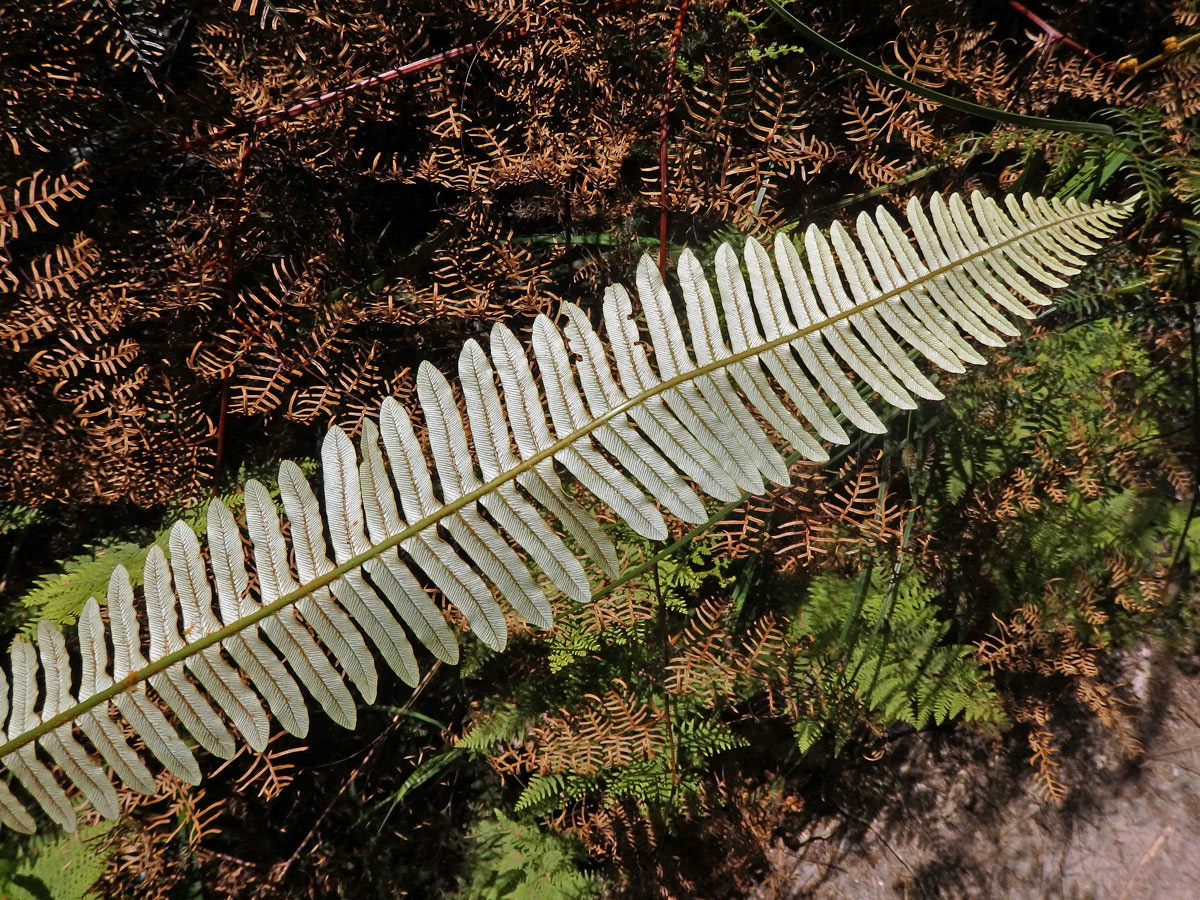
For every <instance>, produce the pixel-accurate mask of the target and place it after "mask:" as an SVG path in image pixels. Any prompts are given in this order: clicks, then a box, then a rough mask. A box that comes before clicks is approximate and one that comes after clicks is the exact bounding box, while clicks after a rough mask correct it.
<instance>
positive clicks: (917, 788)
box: [754, 645, 1200, 900]
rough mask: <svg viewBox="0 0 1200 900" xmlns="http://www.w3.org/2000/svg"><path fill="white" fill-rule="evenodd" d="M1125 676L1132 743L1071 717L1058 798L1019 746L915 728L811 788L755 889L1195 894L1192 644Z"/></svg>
mask: <svg viewBox="0 0 1200 900" xmlns="http://www.w3.org/2000/svg"><path fill="white" fill-rule="evenodd" d="M1123 675H1124V679H1125V682H1126V684H1127V685H1128V686H1129V689H1130V691H1131V692H1132V693H1133V694H1134V695H1135V696H1136V697H1137V700H1138V702H1139V704H1140V706H1139V709H1138V712H1137V715H1136V718H1135V720H1134V721H1135V730H1136V733H1137V737H1138V739H1139V740H1140V741H1141V742H1142V745H1143V747H1144V754H1143V755H1142V756H1141V757H1139V758H1137V759H1135V760H1130V759H1128V758H1126V756H1125V755H1124V754H1123V753H1122V749H1121V743H1120V741H1119V740H1118V739H1117V738H1116V736H1114V735H1113V734H1112V733H1106V732H1104V731H1102V730H1100V729H1098V728H1096V727H1094V726H1093V727H1087V726H1085V725H1083V724H1081V725H1080V727H1079V728H1078V729H1077V733H1076V734H1074V735H1073V736H1070V737H1068V738H1066V739H1065V740H1064V741H1063V742H1062V743H1063V747H1062V751H1063V752H1062V753H1061V760H1060V761H1061V770H1060V774H1061V777H1062V780H1063V781H1064V782H1065V783H1066V785H1067V786H1068V787H1069V788H1070V794H1069V796H1068V798H1067V800H1066V802H1065V803H1064V804H1063V805H1062V806H1053V805H1049V804H1047V803H1046V802H1045V801H1044V800H1042V799H1041V797H1040V795H1039V794H1038V791H1037V788H1036V785H1035V784H1034V779H1033V778H1032V777H1031V770H1030V768H1029V765H1028V762H1027V751H1026V752H1025V753H1022V752H1020V748H1018V747H1015V746H1014V747H1013V748H1012V751H1011V753H1009V754H1007V756H1006V755H1005V754H1004V753H1001V754H997V753H996V745H995V744H987V743H986V742H974V743H964V742H963V741H962V739H960V738H956V737H955V736H954V735H953V734H952V733H950V734H947V735H944V736H938V735H911V736H909V737H907V738H905V739H903V740H900V741H897V742H896V745H895V746H894V747H893V749H892V750H891V751H890V752H889V754H888V755H887V756H885V757H884V759H883V760H881V761H879V762H877V763H866V762H864V763H863V764H862V765H861V766H853V767H851V771H849V772H847V773H846V775H845V777H844V778H843V777H839V779H838V783H837V784H828V785H825V786H824V789H819V790H818V791H817V792H816V793H817V794H818V795H823V796H820V798H819V800H818V804H817V805H818V806H820V807H821V808H820V809H816V808H814V807H813V806H812V805H810V807H809V809H810V810H811V812H810V813H809V814H808V817H807V818H806V819H805V820H804V821H803V822H802V823H801V827H800V828H799V829H798V830H796V831H794V832H790V833H788V834H787V835H785V837H784V839H783V840H781V841H779V842H778V843H777V844H776V845H775V846H774V847H773V849H772V851H771V854H770V856H771V858H770V866H771V871H770V873H769V876H768V878H767V879H766V881H765V882H764V883H763V885H762V887H761V888H760V890H759V891H757V892H756V893H755V895H754V900H785V898H786V900H841V898H845V900H868V898H870V900H892V898H897V900H899V898H902V900H934V898H938V900H951V898H953V900H976V898H978V900H984V898H986V900H1141V898H1153V900H1197V898H1200V656H1197V655H1195V654H1192V655H1190V656H1186V657H1172V656H1171V655H1169V654H1166V653H1163V652H1161V651H1156V650H1153V649H1152V648H1151V647H1150V646H1148V645H1147V646H1143V647H1142V648H1140V649H1139V650H1137V651H1136V652H1134V653H1131V654H1129V655H1128V656H1127V657H1126V662H1125V671H1124V673H1123ZM1014 743H1017V742H1014ZM809 793H810V794H811V793H812V792H811V791H810V792H809Z"/></svg>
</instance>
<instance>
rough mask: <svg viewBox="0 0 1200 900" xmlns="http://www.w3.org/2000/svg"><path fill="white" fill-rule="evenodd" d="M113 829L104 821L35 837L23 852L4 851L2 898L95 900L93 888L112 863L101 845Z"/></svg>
mask: <svg viewBox="0 0 1200 900" xmlns="http://www.w3.org/2000/svg"><path fill="white" fill-rule="evenodd" d="M111 828H112V823H111V822H102V823H100V824H97V825H90V826H87V827H85V828H81V829H79V831H78V832H77V833H76V834H49V835H43V836H40V837H36V838H33V839H32V840H30V841H29V842H28V845H26V846H21V847H20V848H19V852H17V847H16V846H14V844H13V843H12V842H9V846H8V848H6V849H5V850H4V851H0V897H4V898H5V900H95V898H96V897H97V896H98V894H96V893H95V892H94V890H93V888H94V887H95V885H96V882H97V881H99V880H100V876H101V875H103V874H104V869H105V867H106V866H107V865H108V854H107V853H106V852H103V850H102V848H100V847H99V846H98V845H99V844H100V843H101V841H103V839H104V836H105V835H106V834H107V833H108V832H109V830H110V829H111ZM9 851H11V852H9Z"/></svg>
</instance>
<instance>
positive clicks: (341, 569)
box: [0, 208, 1109, 759]
mask: <svg viewBox="0 0 1200 900" xmlns="http://www.w3.org/2000/svg"><path fill="white" fill-rule="evenodd" d="M1108 211H1109V210H1108V209H1107V208H1105V209H1099V210H1096V209H1083V210H1080V211H1079V212H1076V213H1073V214H1071V215H1069V216H1064V217H1062V218H1058V219H1053V220H1050V221H1047V222H1045V223H1043V224H1040V225H1034V226H1032V227H1030V228H1027V229H1025V230H1023V231H1020V230H1018V231H1015V232H1014V233H1013V235H1012V236H1011V237H1009V238H1006V239H1005V240H1002V241H997V242H995V243H992V244H990V245H987V246H983V247H981V248H980V249H979V250H976V251H973V252H971V253H968V254H965V255H963V256H960V257H958V258H957V259H954V260H951V261H950V262H949V263H948V264H946V265H944V266H939V267H938V268H936V269H931V270H930V271H928V272H927V273H926V274H925V275H921V276H919V277H917V278H914V279H912V280H911V281H909V282H907V283H906V284H904V285H901V286H900V287H898V288H895V289H893V290H890V291H887V292H884V293H881V294H880V295H879V296H877V297H875V298H874V299H872V300H869V301H867V302H865V303H860V304H858V305H856V306H851V307H849V308H848V309H845V310H843V311H841V312H839V313H837V314H835V315H832V316H828V317H827V318H824V319H822V320H821V321H819V322H814V323H812V324H810V325H807V326H805V327H803V328H798V329H796V330H794V331H790V332H787V333H784V334H781V335H779V336H778V337H776V338H773V339H771V340H767V341H764V342H763V343H761V344H758V345H755V346H752V347H747V348H746V349H745V350H740V351H737V352H735V353H730V354H729V355H728V356H725V357H724V358H720V359H714V360H712V361H711V362H708V363H705V364H703V365H699V366H696V367H695V368H692V369H688V370H686V371H682V372H679V373H678V374H677V375H675V376H673V377H671V378H668V379H666V380H664V381H660V382H659V383H657V384H655V385H653V386H651V387H649V388H647V389H646V390H644V391H642V392H641V393H639V394H635V395H634V396H632V397H630V398H628V399H627V400H625V402H623V403H619V404H616V405H614V406H611V407H609V408H608V409H607V410H606V411H605V412H603V413H600V414H599V415H596V416H594V417H593V418H592V419H591V420H590V421H588V422H587V423H586V424H584V425H582V426H580V427H579V428H577V429H575V430H574V431H572V432H570V433H569V434H567V435H566V436H565V437H562V438H559V439H558V440H557V441H555V442H554V443H552V444H550V445H549V446H547V447H546V448H545V449H542V450H539V451H537V452H536V453H533V454H531V455H530V456H529V457H527V458H526V459H524V460H523V461H522V462H520V463H519V464H518V465H516V466H514V467H512V468H511V469H508V470H507V471H505V472H501V473H500V474H499V475H497V476H496V477H495V478H493V479H491V480H490V481H488V482H486V483H485V484H482V485H480V486H479V487H477V488H476V489H474V490H472V491H468V492H466V493H464V494H462V495H460V496H459V497H458V498H456V499H454V500H451V501H449V502H447V503H444V504H443V505H442V506H440V507H439V508H438V509H437V510H436V511H434V512H432V513H430V514H429V515H427V516H425V517H424V518H422V519H419V520H417V521H416V522H413V523H412V524H410V525H408V527H406V528H404V529H402V530H401V531H399V532H397V533H396V534H394V535H391V536H390V537H388V538H385V539H384V540H382V541H380V542H379V543H377V544H374V545H372V546H371V547H369V548H368V549H366V550H364V551H363V552H362V553H359V554H357V555H355V556H352V557H350V558H349V559H347V560H346V561H345V562H343V563H341V564H340V565H337V566H335V567H333V568H332V569H330V570H329V571H328V572H326V573H325V574H323V575H319V576H317V577H316V578H313V579H312V580H311V581H309V582H308V583H307V584H304V585H302V586H300V587H299V588H297V589H296V590H294V591H291V592H289V593H287V594H284V595H283V596H281V597H278V598H277V599H275V600H273V601H272V602H271V603H268V604H265V605H263V606H260V607H259V608H258V609H256V610H255V611H254V612H252V613H250V614H249V615H246V616H243V617H242V618H240V619H237V620H236V621H234V622H231V623H229V624H228V625H225V626H223V627H222V628H219V629H217V630H215V631H211V632H209V633H208V634H206V635H203V636H202V637H199V638H197V639H196V640H194V641H192V642H191V643H189V644H187V645H185V646H183V647H180V648H179V649H178V650H175V651H173V652H171V653H167V654H164V655H163V656H161V657H159V658H158V659H156V660H154V661H153V662H151V663H149V664H148V665H146V666H144V667H142V668H141V669H137V670H136V671H133V672H130V673H129V674H128V675H127V676H126V677H125V678H122V679H121V680H120V681H117V682H114V683H113V684H112V685H110V686H109V687H107V688H105V689H104V690H102V691H97V692H96V693H95V694H92V695H91V696H89V697H87V698H85V699H83V700H80V701H79V702H78V703H76V704H75V705H74V706H71V707H68V708H67V709H64V710H62V711H61V712H59V713H58V714H56V715H54V716H52V717H50V718H48V719H46V720H45V721H43V722H41V723H40V724H38V725H36V726H35V727H33V728H30V729H29V730H28V731H25V732H23V733H21V734H19V735H17V736H16V737H13V738H12V739H10V740H9V741H7V742H6V743H4V744H0V759H3V758H4V757H5V756H8V755H9V754H10V753H13V752H15V751H17V750H19V749H20V748H22V747H24V746H26V745H28V744H30V743H33V742H34V741H36V740H38V739H39V738H41V737H42V736H43V735H46V734H49V733H50V732H51V731H54V730H55V729H56V728H59V727H60V726H62V725H65V724H67V723H68V722H71V721H72V720H74V719H76V718H77V717H79V716H80V715H82V714H83V713H85V712H87V711H88V710H90V709H94V708H95V707H97V706H99V705H100V704H101V703H104V702H105V701H107V700H111V699H112V698H114V697H116V696H118V695H119V694H123V693H125V692H126V691H129V690H131V689H133V688H134V687H135V686H136V685H138V684H140V683H142V682H144V681H146V680H147V679H149V678H150V677H152V676H154V675H157V674H158V673H159V672H162V671H165V670H166V669H169V668H170V667H171V666H174V665H176V664H177V663H181V662H183V661H184V660H186V659H189V658H190V657H192V656H195V655H196V654H198V653H199V652H200V651H202V650H205V649H207V648H208V647H212V646H214V645H219V644H220V643H221V642H222V641H224V640H226V639H227V638H230V637H233V636H234V635H236V634H238V633H240V632H241V631H243V630H245V629H246V628H249V627H250V626H251V625H254V624H256V623H257V622H260V621H262V620H263V619H266V618H267V617H269V616H273V615H275V614H276V613H278V612H280V611H282V610H284V609H287V608H288V607H289V606H291V605H293V604H294V603H296V602H298V601H299V600H301V599H302V598H304V597H307V596H309V595H310V594H312V593H313V592H314V591H316V590H318V589H320V588H322V587H325V586H327V585H329V584H332V583H333V582H335V581H337V580H338V579H339V578H341V577H342V576H344V575H346V574H348V573H350V572H353V571H355V570H357V569H359V568H361V567H362V566H364V565H365V564H366V563H368V562H370V561H371V560H372V559H375V558H376V557H377V556H379V555H380V554H381V553H383V552H385V551H386V550H389V549H391V548H392V547H395V546H398V545H399V544H402V543H403V542H404V541H406V540H408V539H409V538H411V537H415V536H416V535H418V534H420V533H421V532H422V531H424V530H425V529H427V528H431V527H433V526H435V525H437V523H439V522H441V521H442V520H443V519H446V518H448V517H449V516H452V515H454V514H455V513H456V512H458V511H459V510H460V509H463V508H464V507H467V506H471V505H474V504H476V503H478V502H479V501H480V500H482V499H483V498H484V497H486V496H487V495H488V494H490V493H492V492H493V491H495V490H496V489H497V488H499V487H500V486H502V485H504V484H507V483H508V482H510V481H515V480H516V479H517V478H519V477H520V476H521V475H523V474H525V473H526V472H529V471H531V470H533V468H534V467H535V466H537V465H538V464H539V463H541V462H544V461H546V460H549V459H552V458H553V457H554V456H555V455H556V454H558V453H559V452H561V451H563V450H566V449H568V448H569V447H571V446H572V445H573V444H574V443H575V442H576V441H579V440H580V439H582V438H584V437H587V436H588V435H590V434H591V433H592V432H594V431H596V430H597V429H598V428H601V427H603V426H604V425H606V424H607V423H608V422H610V421H612V420H613V419H616V418H618V417H622V416H625V415H627V414H628V413H630V412H631V411H632V410H634V409H636V408H637V407H639V406H641V405H642V404H644V403H646V401H648V400H650V399H651V398H653V397H656V396H658V395H659V394H663V393H665V392H667V391H669V390H671V389H673V388H676V387H679V386H680V385H683V384H687V383H689V382H691V381H694V380H696V379H697V378H703V377H704V376H706V375H709V374H712V373H713V372H717V371H720V370H722V369H727V368H729V367H731V366H734V365H737V364H739V363H743V362H747V361H749V360H752V359H755V358H756V357H759V356H761V355H762V354H764V353H769V352H770V351H772V350H776V349H778V348H781V347H785V346H789V345H791V344H792V343H794V342H796V341H798V340H800V339H802V338H804V337H806V336H808V335H810V334H814V333H817V332H820V331H821V330H823V329H825V328H828V327H829V326H831V325H835V324H837V323H838V322H843V321H845V320H847V319H850V318H852V317H854V316H857V315H860V314H862V313H863V312H865V311H867V310H870V309H874V308H875V307H876V306H879V305H880V304H882V303H886V302H887V301H889V300H891V299H893V298H896V297H899V296H900V295H902V294H905V293H914V292H920V290H921V287H922V286H923V285H925V284H928V283H929V282H931V281H935V280H936V279H938V278H941V277H942V276H944V275H946V274H947V273H949V272H952V271H955V270H958V269H960V268H961V267H962V266H964V265H965V264H967V263H969V262H971V261H973V260H976V259H981V258H983V257H985V256H990V255H992V254H995V253H996V252H997V251H999V250H1002V249H1004V248H1005V247H1008V246H1011V245H1013V244H1020V243H1022V242H1024V241H1026V240H1028V239H1029V238H1031V237H1032V236H1034V235H1037V234H1040V233H1042V232H1044V231H1050V230H1054V229H1057V228H1060V227H1062V226H1063V225H1064V224H1066V223H1069V222H1074V221H1079V220H1082V219H1087V218H1089V217H1094V216H1099V215H1102V214H1105V213H1107V212H1108Z"/></svg>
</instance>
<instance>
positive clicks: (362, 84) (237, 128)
mask: <svg viewBox="0 0 1200 900" xmlns="http://www.w3.org/2000/svg"><path fill="white" fill-rule="evenodd" d="M512 36H514V34H513V33H507V34H503V35H496V36H495V37H490V38H484V39H483V40H479V41H474V42H473V43H470V44H464V45H463V46H461V47H455V48H454V49H453V50H446V51H445V52H443V53H435V54H434V55H433V56H426V57H425V58H424V59H418V60H414V61H413V62H410V63H405V64H404V65H402V66H399V67H398V68H395V69H388V70H387V71H386V72H380V73H379V74H378V75H368V76H367V77H366V78H360V79H358V81H354V82H351V83H350V84H348V85H345V86H344V87H340V88H337V89H335V90H332V91H326V92H325V93H323V94H318V95H317V96H316V97H309V98H308V99H307V100H301V101H300V102H299V103H293V104H292V105H291V106H285V107H283V108H281V109H277V110H274V111H272V112H269V113H264V114H263V115H261V116H259V117H258V118H257V119H254V120H252V121H250V122H239V123H237V124H235V125H224V126H222V127H220V128H217V129H214V130H213V131H210V132H209V133H208V134H203V135H200V136H199V137H194V138H190V139H188V140H186V141H181V142H179V143H178V144H175V145H173V146H171V147H168V148H167V149H166V150H163V151H161V152H160V153H157V154H155V155H154V156H152V157H151V158H150V160H149V161H150V162H157V161H158V160H160V159H164V158H165V157H168V156H174V155H175V154H177V153H187V152H188V151H189V150H196V149H199V148H201V147H209V146H212V145H213V144H216V143H218V142H219V141H223V140H225V139H226V138H230V137H236V136H237V135H240V134H245V133H246V132H248V131H255V132H261V131H264V130H267V129H270V128H273V127H275V126H276V125H279V124H281V123H283V122H288V121H291V120H292V119H298V118H299V117H300V116H302V115H304V114H305V113H308V112H312V111H313V110H314V109H321V108H322V107H325V106H329V105H330V104H332V103H337V102H338V101H339V100H344V99H346V98H347V97H350V96H352V95H354V94H359V93H362V92H363V91H365V90H367V89H368V88H373V87H376V86H378V85H381V84H387V83H388V82H389V81H395V80H396V79H397V78H403V77H404V76H405V75H411V74H413V73H414V72H420V71H422V70H423V69H429V68H433V67H434V66H439V65H441V64H442V63H445V62H449V61H450V60H452V59H457V58H458V57H460V56H465V55H466V54H468V53H474V52H475V51H476V50H482V49H483V48H484V47H486V46H488V45H489V44H494V43H497V42H499V41H501V40H505V39H507V38H509V37H512Z"/></svg>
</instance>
